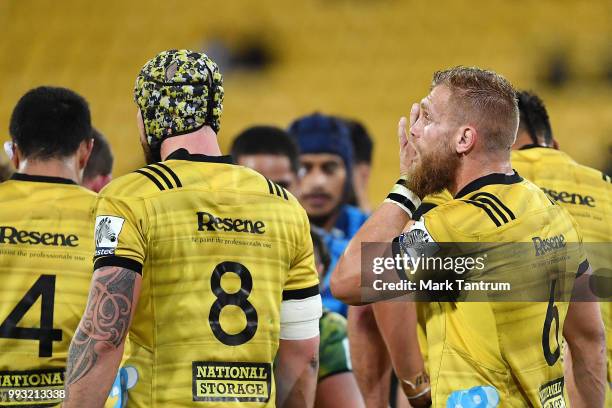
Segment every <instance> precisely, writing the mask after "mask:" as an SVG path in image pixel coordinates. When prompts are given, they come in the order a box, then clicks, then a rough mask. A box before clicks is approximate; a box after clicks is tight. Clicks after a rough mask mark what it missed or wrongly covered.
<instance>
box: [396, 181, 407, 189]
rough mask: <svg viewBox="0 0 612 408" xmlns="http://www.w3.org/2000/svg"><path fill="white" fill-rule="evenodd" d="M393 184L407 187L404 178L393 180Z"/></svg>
mask: <svg viewBox="0 0 612 408" xmlns="http://www.w3.org/2000/svg"><path fill="white" fill-rule="evenodd" d="M395 184H399V185H400V186H404V187H406V188H408V186H407V185H406V180H404V179H399V180H397V181H396V182H395Z"/></svg>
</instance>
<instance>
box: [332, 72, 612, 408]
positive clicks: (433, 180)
mask: <svg viewBox="0 0 612 408" xmlns="http://www.w3.org/2000/svg"><path fill="white" fill-rule="evenodd" d="M410 116H411V121H410V124H411V128H410V134H411V138H410V139H408V137H407V135H406V131H405V126H406V119H405V118H402V119H401V120H400V124H399V136H400V166H401V167H400V174H401V176H402V177H401V179H400V182H398V184H397V185H396V186H395V187H394V189H393V190H392V193H391V194H390V195H389V196H388V199H387V200H386V202H385V203H384V204H383V205H381V206H380V207H379V208H378V210H377V211H376V212H375V213H374V214H373V215H372V217H371V218H370V219H369V220H368V221H367V222H366V224H365V225H364V226H363V227H362V229H361V230H360V231H359V232H358V234H357V235H356V236H355V238H354V239H353V241H352V242H351V244H350V245H349V247H348V248H347V251H346V253H345V254H344V256H343V258H342V259H341V261H340V262H339V264H338V267H337V269H336V270H335V272H334V276H333V278H332V290H333V291H334V294H335V295H336V296H338V297H339V298H340V299H342V300H344V301H346V302H348V303H351V304H360V303H363V302H364V301H365V300H364V299H363V298H362V297H361V293H362V292H361V287H360V285H361V271H360V269H361V243H362V242H390V241H391V240H392V239H394V236H396V235H398V234H400V233H401V232H402V230H404V227H405V226H406V224H408V222H409V221H410V219H411V217H412V214H413V213H414V212H415V210H416V208H417V207H418V206H419V204H420V198H422V197H424V196H426V195H429V194H432V193H436V192H439V191H442V190H443V189H445V188H446V189H448V190H449V191H450V192H451V193H452V194H453V196H454V199H453V200H451V201H449V202H447V203H444V204H442V205H439V206H437V207H435V208H434V209H432V210H430V211H429V212H428V213H427V214H425V216H423V218H422V219H421V220H420V221H419V222H418V223H411V224H410V225H409V227H408V231H406V232H405V233H403V234H401V235H400V239H399V241H400V243H402V246H403V247H404V248H406V247H407V248H408V249H410V248H411V245H413V244H417V245H422V244H421V243H423V242H508V243H511V242H531V241H532V239H533V237H536V236H537V237H539V238H540V239H546V240H549V241H550V240H551V239H553V238H554V237H559V236H561V235H563V236H564V237H567V241H568V242H581V240H582V238H581V236H580V233H579V232H578V230H577V228H576V224H575V222H574V221H573V219H572V218H571V217H570V216H569V215H568V214H567V212H565V211H564V210H562V209H561V207H560V206H558V205H556V204H554V203H553V202H552V201H551V200H549V199H548V198H547V197H546V195H545V194H544V193H543V192H542V191H541V190H540V189H539V188H537V187H536V186H535V185H534V184H532V183H530V182H528V181H526V180H524V179H523V178H522V177H521V176H520V175H518V174H517V173H515V172H513V170H512V168H511V166H510V148H511V146H512V144H513V143H514V140H515V137H516V131H517V128H518V108H517V103H516V98H515V92H514V90H513V88H512V86H511V85H510V84H509V83H508V82H507V81H506V80H505V79H503V78H502V77H500V76H499V75H497V74H495V73H493V72H490V71H483V70H480V69H477V68H464V67H457V68H453V69H450V70H446V71H441V72H437V73H436V74H434V81H433V84H432V89H431V92H430V94H429V95H428V96H427V97H426V98H424V99H423V100H422V101H421V103H420V105H419V104H414V105H413V107H412V110H411V115H410ZM559 239H560V238H557V240H559ZM532 252H534V251H532ZM579 252H580V251H579ZM529 256H531V257H534V256H535V254H531V253H530V255H529ZM568 259H569V260H571V261H569V260H568V262H567V265H568V267H569V268H570V269H571V270H572V271H575V276H576V284H577V285H579V286H582V285H583V284H584V282H585V280H588V279H589V276H590V267H589V266H588V261H586V260H585V259H584V254H580V253H578V254H577V255H576V254H575V255H574V256H570V257H569V258H568ZM516 261H517V262H523V260H521V259H518V260H516ZM573 268H575V269H573ZM366 272H367V271H366ZM535 272H539V270H537V269H536V270H535ZM572 273H574V272H572ZM542 277H544V278H546V277H547V275H542ZM573 279H574V278H573V277H572V280H573ZM553 282H554V281H553ZM550 285H551V288H553V289H554V286H553V284H552V282H551V284H550ZM547 286H548V285H547ZM384 305H385V304H384V303H380V304H375V306H374V307H375V309H376V308H378V307H381V306H382V307H384ZM552 323H554V326H555V327H556V329H555V330H557V333H558V331H562V332H563V334H564V335H565V336H569V337H572V338H576V339H579V338H580V339H585V340H586V339H592V340H593V341H590V342H589V343H590V345H591V346H593V350H595V351H594V352H593V353H591V354H584V355H581V356H580V357H581V358H584V359H585V361H583V362H581V364H583V365H582V366H583V367H586V368H587V370H586V371H585V372H583V374H584V375H585V376H588V377H590V383H591V384H592V385H591V386H590V387H589V389H588V390H584V394H585V395H584V396H585V398H587V401H588V404H589V406H591V407H603V397H604V390H603V388H601V387H599V386H598V384H601V381H602V380H603V376H604V375H605V372H604V370H602V369H601V368H602V367H603V366H602V364H601V363H600V360H601V359H602V357H603V355H601V354H600V353H598V352H597V350H603V349H604V347H605V344H604V340H603V327H602V324H601V316H600V313H599V308H598V305H597V303H594V302H571V303H569V302H567V301H559V302H554V298H552V300H550V301H549V302H548V303H546V302H541V303H538V302H523V303H504V302H497V303H496V302H479V303H474V302H471V303H470V302H443V303H441V302H434V301H432V302H429V303H428V304H427V323H426V330H427V341H428V354H429V356H428V357H429V369H430V373H429V374H430V377H431V396H432V404H433V406H434V407H446V406H447V404H450V405H449V406H454V407H455V406H466V407H468V406H477V405H475V403H476V402H478V403H479V404H483V403H484V404H486V406H492V407H494V406H512V407H514V406H543V407H553V406H554V407H564V406H566V402H565V396H564V393H565V392H564V387H563V367H562V364H561V361H560V359H559V349H558V342H559V339H558V335H557V336H555V332H554V330H553V331H551V330H550V329H551V327H552V325H553V324H552ZM547 328H548V330H547ZM593 333H595V336H593ZM555 340H556V342H555ZM586 342H587V341H585V343H586ZM555 343H556V344H555ZM555 345H556V347H555ZM392 354H393V353H392ZM581 392H583V390H581ZM478 406H480V405H478Z"/></svg>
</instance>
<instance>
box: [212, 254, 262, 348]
mask: <svg viewBox="0 0 612 408" xmlns="http://www.w3.org/2000/svg"><path fill="white" fill-rule="evenodd" d="M228 272H233V273H235V274H236V275H238V277H239V278H240V289H239V290H238V291H237V292H234V293H227V292H226V291H225V290H223V288H222V287H221V277H222V276H223V275H225V274H226V273H228ZM210 287H211V289H212V292H213V293H214V295H215V297H216V298H217V300H216V301H215V303H213V305H212V307H211V308H210V313H209V315H208V323H209V324H210V328H211V330H212V332H213V334H214V335H215V337H216V338H217V340H219V341H220V342H221V343H223V344H225V345H227V346H239V345H241V344H244V343H246V342H247V341H249V340H251V339H252V338H253V336H254V335H255V332H256V331H257V325H258V319H257V311H256V310H255V308H254V307H253V305H252V304H251V302H249V300H248V297H249V296H250V294H251V290H252V289H253V277H252V276H251V272H249V270H248V269H247V267H246V266H244V265H242V264H240V263H238V262H230V261H227V262H221V263H220V264H218V265H217V266H216V267H215V270H214V271H213V273H212V276H211V277H210ZM229 305H234V306H238V307H239V308H240V309H241V310H242V311H243V312H244V315H245V316H246V322H247V323H246V327H245V328H244V329H243V330H242V331H241V332H240V333H236V334H230V333H227V332H226V331H225V330H223V327H221V322H219V317H220V316H221V310H222V309H223V308H224V307H226V306H229Z"/></svg>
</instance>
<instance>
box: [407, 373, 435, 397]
mask: <svg viewBox="0 0 612 408" xmlns="http://www.w3.org/2000/svg"><path fill="white" fill-rule="evenodd" d="M400 380H401V381H402V388H403V389H404V394H406V397H408V399H409V400H411V399H416V398H419V397H422V396H423V395H425V394H427V393H428V392H429V391H431V384H430V383H429V375H428V374H427V373H426V372H425V371H422V372H420V373H418V374H417V375H415V376H413V377H411V378H408V379H405V378H400Z"/></svg>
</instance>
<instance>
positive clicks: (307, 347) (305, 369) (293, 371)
mask: <svg viewBox="0 0 612 408" xmlns="http://www.w3.org/2000/svg"><path fill="white" fill-rule="evenodd" d="M318 371H319V336H316V337H313V338H310V339H305V340H283V339H281V340H280V343H279V346H278V362H277V364H276V366H275V369H274V376H275V377H276V406H277V407H279V408H303V407H304V408H306V407H312V406H313V404H314V400H315V389H316V387H317V372H318Z"/></svg>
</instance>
